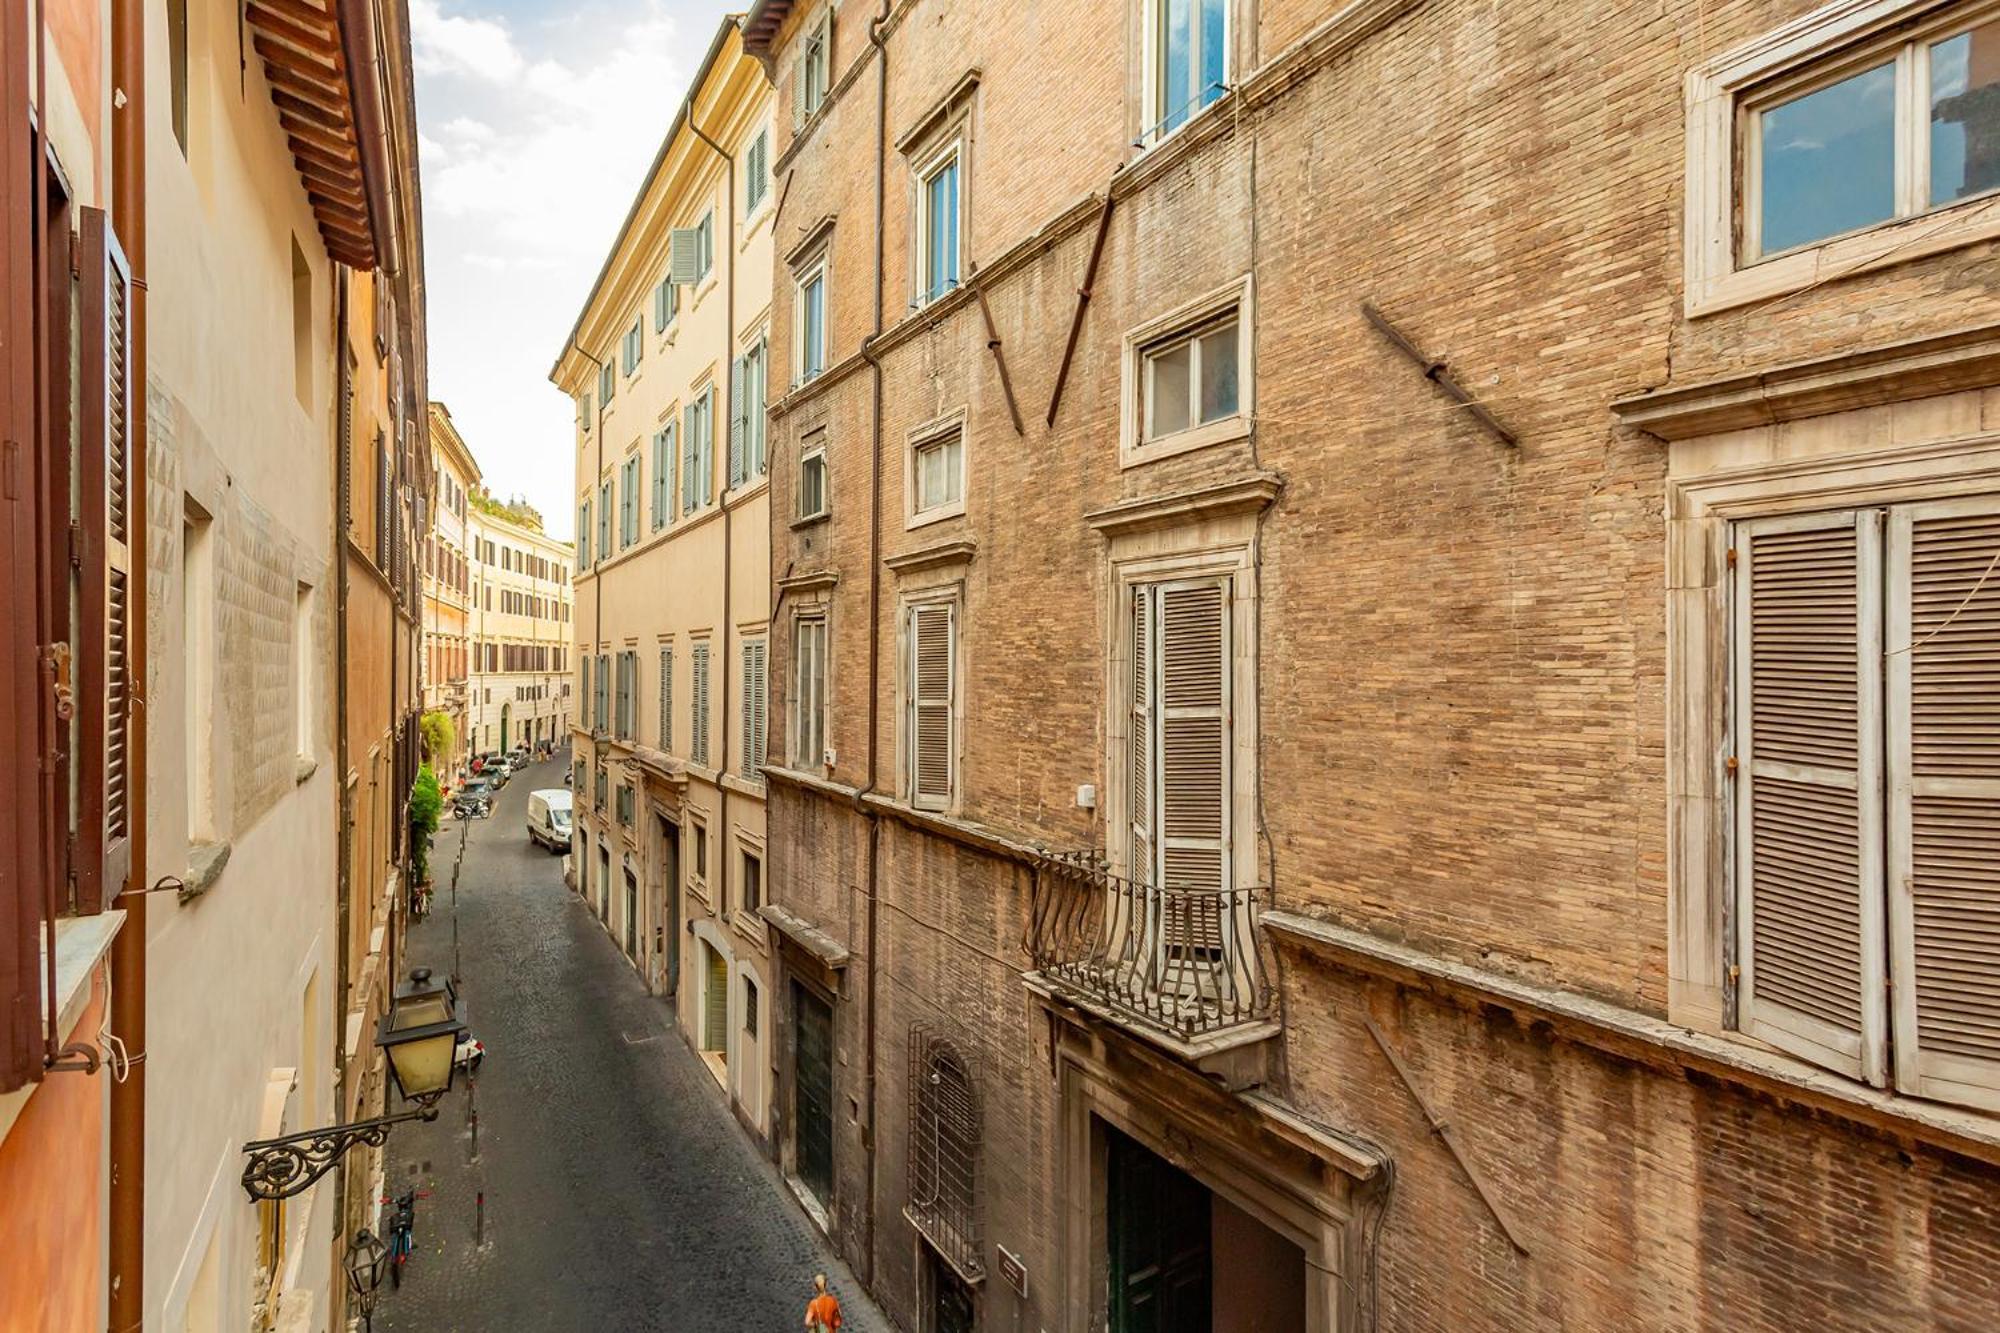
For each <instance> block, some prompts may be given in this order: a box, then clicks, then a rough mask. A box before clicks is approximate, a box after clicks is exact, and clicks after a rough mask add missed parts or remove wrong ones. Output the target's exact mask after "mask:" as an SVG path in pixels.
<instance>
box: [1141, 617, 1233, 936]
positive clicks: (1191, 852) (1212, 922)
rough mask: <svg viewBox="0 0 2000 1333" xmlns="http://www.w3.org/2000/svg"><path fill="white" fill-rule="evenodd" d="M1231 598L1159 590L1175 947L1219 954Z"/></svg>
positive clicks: (1167, 877)
mask: <svg viewBox="0 0 2000 1333" xmlns="http://www.w3.org/2000/svg"><path fill="white" fill-rule="evenodd" d="M1228 614H1229V600H1228V598H1227V597H1226V596H1225V595H1224V592H1223V587H1222V584H1220V583H1219V582H1205V583H1185V584H1166V585H1163V586H1162V587H1161V588H1160V589H1159V654H1160V844H1161V851H1162V857H1161V861H1162V867H1163V870H1164V874H1163V877H1162V884H1163V886H1164V887H1165V888H1166V889H1167V891H1168V893H1167V896H1166V898H1165V899H1164V907H1165V911H1166V919H1165V921H1164V922H1163V925H1164V930H1165V940H1166V944H1167V947H1168V949H1169V950H1170V951H1174V950H1184V951H1188V952H1195V951H1200V952H1219V951H1220V950H1221V948H1222V944H1223V940H1222V911H1221V903H1222V897H1221V895H1222V891H1223V890H1224V889H1226V888H1228V887H1229V881H1230V875H1229V865H1228V856H1229V677H1230V673H1229V626H1228Z"/></svg>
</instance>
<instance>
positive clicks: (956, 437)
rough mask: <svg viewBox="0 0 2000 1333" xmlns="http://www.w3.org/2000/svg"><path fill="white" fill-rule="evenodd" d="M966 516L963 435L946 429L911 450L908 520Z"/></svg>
mask: <svg viewBox="0 0 2000 1333" xmlns="http://www.w3.org/2000/svg"><path fill="white" fill-rule="evenodd" d="M964 512H965V431H964V428H963V427H962V426H961V425H959V424H957V423H954V424H953V425H951V426H950V427H949V428H948V429H945V430H942V431H937V432H934V433H932V434H931V435H929V436H928V437H927V438H920V439H918V440H917V442H916V443H915V444H913V445H911V446H910V520H911V522H912V523H917V522H928V521H930V520H932V519H937V518H946V517H949V516H950V515H952V514H962V513H964Z"/></svg>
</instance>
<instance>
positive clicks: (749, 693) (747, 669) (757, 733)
mask: <svg viewBox="0 0 2000 1333" xmlns="http://www.w3.org/2000/svg"><path fill="white" fill-rule="evenodd" d="M767 649H768V645H767V644H766V642H765V641H764V640H763V639H746V640H744V641H743V644H742V646H741V647H740V649H739V652H740V653H741V654H742V668H743V673H742V674H743V689H742V709H743V712H742V717H741V719H740V720H741V722H742V728H743V736H742V744H741V746H740V747H739V748H740V750H741V757H740V759H739V761H738V762H739V764H740V765H741V768H742V773H743V776H744V777H746V778H757V779H761V778H762V777H763V774H762V772H761V770H762V769H763V767H764V708H765V688H764V682H765V654H766V651H767Z"/></svg>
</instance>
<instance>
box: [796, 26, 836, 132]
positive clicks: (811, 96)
mask: <svg viewBox="0 0 2000 1333" xmlns="http://www.w3.org/2000/svg"><path fill="white" fill-rule="evenodd" d="M832 48H833V15H832V12H831V11H829V12H827V13H825V14H822V15H821V16H820V18H819V21H818V22H816V23H814V24H813V25H812V27H811V28H810V29H809V30H808V31H807V32H806V36H805V40H804V41H802V42H800V43H799V62H798V68H797V70H796V72H795V73H794V75H793V81H792V125H793V128H797V127H798V126H800V125H802V124H804V123H805V122H806V120H807V119H809V118H810V117H811V116H812V114H813V113H814V112H816V111H818V110H819V109H820V107H821V105H822V104H824V103H825V101H826V94H827V91H828V89H830V88H831V87H832V79H831V77H830V76H831V72H832V69H833V50H832Z"/></svg>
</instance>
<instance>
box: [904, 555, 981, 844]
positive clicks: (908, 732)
mask: <svg viewBox="0 0 2000 1333" xmlns="http://www.w3.org/2000/svg"><path fill="white" fill-rule="evenodd" d="M967 572H968V571H967V570H966V567H965V564H964V562H963V561H952V562H950V563H948V564H945V565H941V566H934V567H932V568H931V569H929V570H926V571H924V573H925V574H926V575H929V577H924V576H923V575H912V576H909V577H908V579H907V583H906V586H901V587H898V588H897V590H896V794H897V796H898V798H899V799H900V800H901V801H902V802H903V804H905V805H907V806H909V807H910V808H911V809H913V810H914V809H924V810H931V811H934V812H935V813H939V814H951V813H955V812H956V811H958V810H959V809H961V808H962V807H963V806H964V804H965V695H966V689H965V684H966V679H967V677H968V676H969V675H970V674H971V673H970V670H969V667H968V663H969V661H970V655H969V653H968V651H967V638H966V632H965V631H966V624H965V619H966V617H965V607H966V587H965V579H966V574H967ZM919 606H948V607H950V609H951V672H952V691H951V795H950V796H949V797H948V798H947V799H946V800H945V802H944V804H943V805H942V806H939V805H936V804H935V803H932V802H928V801H927V802H925V803H924V804H922V805H919V804H918V801H917V772H916V769H917V757H916V737H915V735H914V734H912V728H911V720H910V714H911V711H912V709H911V699H912V695H913V693H914V691H915V689H916V682H915V681H913V680H912V679H911V678H910V668H911V657H912V655H913V653H914V651H915V646H914V644H913V643H912V642H911V636H910V627H911V613H912V612H913V611H914V610H915V609H916V608H917V607H919Z"/></svg>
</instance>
